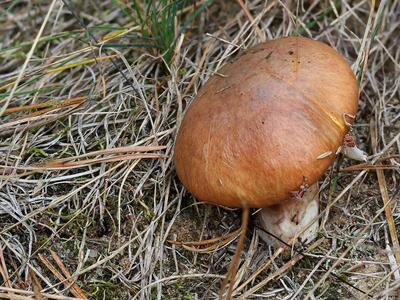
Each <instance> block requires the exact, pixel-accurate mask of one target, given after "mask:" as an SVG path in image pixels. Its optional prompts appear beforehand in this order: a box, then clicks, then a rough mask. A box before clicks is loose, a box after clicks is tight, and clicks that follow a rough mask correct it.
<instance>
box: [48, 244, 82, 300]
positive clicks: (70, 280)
mask: <svg viewBox="0 0 400 300" xmlns="http://www.w3.org/2000/svg"><path fill="white" fill-rule="evenodd" d="M50 253H51V256H52V257H53V259H54V261H55V262H56V264H57V266H58V267H59V268H60V269H61V272H63V274H64V276H65V277H66V278H67V281H68V283H70V284H71V288H72V289H73V290H75V292H76V294H75V293H73V294H74V296H77V297H79V298H81V299H84V300H87V299H88V298H87V297H86V295H85V293H84V292H83V291H82V289H81V288H80V287H79V285H77V284H76V282H75V280H74V279H73V278H72V276H71V273H70V272H69V271H68V269H67V268H66V267H65V265H64V263H63V262H62V261H61V259H60V257H59V256H58V255H57V253H56V252H55V251H53V250H50Z"/></svg>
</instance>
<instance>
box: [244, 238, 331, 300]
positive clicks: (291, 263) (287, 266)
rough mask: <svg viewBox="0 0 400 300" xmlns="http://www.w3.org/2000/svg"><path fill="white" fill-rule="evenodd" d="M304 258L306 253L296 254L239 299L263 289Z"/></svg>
mask: <svg viewBox="0 0 400 300" xmlns="http://www.w3.org/2000/svg"><path fill="white" fill-rule="evenodd" d="M323 241H324V238H321V239H319V240H317V241H315V242H314V243H312V244H311V245H310V246H308V247H307V249H306V252H309V251H312V250H314V249H315V248H317V247H318V246H319V245H321V243H322V242H323ZM302 258H304V254H298V255H296V256H294V257H293V258H292V259H291V260H289V261H288V262H287V263H285V264H284V265H283V266H282V267H280V268H279V269H278V270H276V271H274V272H273V273H272V274H271V275H269V276H268V277H267V278H265V279H263V280H261V282H259V283H258V284H256V285H255V286H253V287H252V288H250V289H249V290H248V291H246V292H245V293H243V294H242V295H241V296H240V297H239V299H247V298H248V297H249V296H250V295H251V294H253V293H254V292H256V291H257V290H259V289H261V288H262V287H264V286H265V285H266V284H268V283H269V282H270V281H271V280H273V279H275V278H277V277H279V276H280V275H282V274H283V273H285V272H286V271H287V270H289V269H290V268H291V267H293V266H294V265H295V264H297V263H298V262H299V261H300V260H301V259H302Z"/></svg>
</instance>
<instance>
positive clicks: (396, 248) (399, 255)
mask: <svg viewBox="0 0 400 300" xmlns="http://www.w3.org/2000/svg"><path fill="white" fill-rule="evenodd" d="M370 131H371V143H372V149H373V150H374V152H375V153H376V152H377V150H378V135H377V132H376V122H375V121H374V120H373V119H372V120H371V124H370ZM376 175H377V177H378V183H379V190H380V192H381V196H382V201H383V205H384V207H385V215H386V221H387V224H388V228H389V233H390V238H391V240H392V245H393V252H394V255H395V257H396V261H397V266H400V244H399V238H398V232H397V229H396V224H395V222H394V219H393V212H392V205H390V204H389V201H390V200H389V193H388V190H387V185H386V179H385V175H384V173H383V170H382V169H377V170H376Z"/></svg>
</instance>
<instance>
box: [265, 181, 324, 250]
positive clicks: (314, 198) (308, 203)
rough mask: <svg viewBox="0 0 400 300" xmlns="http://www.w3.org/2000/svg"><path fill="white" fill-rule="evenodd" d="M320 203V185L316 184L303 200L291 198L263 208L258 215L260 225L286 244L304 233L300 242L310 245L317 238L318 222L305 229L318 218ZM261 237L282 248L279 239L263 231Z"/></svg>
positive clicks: (300, 237)
mask: <svg viewBox="0 0 400 300" xmlns="http://www.w3.org/2000/svg"><path fill="white" fill-rule="evenodd" d="M318 202H319V195H318V185H317V184H314V185H312V186H311V187H309V188H308V189H307V191H305V193H304V195H303V197H301V198H291V199H289V200H288V201H286V202H284V203H282V204H278V205H274V206H270V207H266V208H263V209H262V210H261V211H260V212H259V213H258V221H259V225H260V227H261V228H263V229H264V230H265V231H267V232H269V233H271V234H273V235H274V236H277V237H278V238H279V239H281V240H282V241H284V242H286V243H290V241H291V240H292V239H293V237H295V236H296V235H297V234H298V233H299V232H302V231H304V232H303V233H301V234H300V235H299V239H298V240H299V241H301V242H303V243H309V242H311V241H312V240H314V239H315V238H316V236H317V231H318V220H316V221H315V222H314V223H313V224H312V225H310V226H309V227H308V228H307V229H305V228H306V227H307V226H308V225H309V224H310V223H311V222H312V221H313V219H314V218H316V216H318ZM260 237H261V238H262V239H263V240H264V241H265V242H267V243H268V244H270V245H273V246H282V243H281V242H280V241H279V240H278V239H277V238H275V237H273V236H272V235H270V234H267V233H265V232H263V231H261V230H260Z"/></svg>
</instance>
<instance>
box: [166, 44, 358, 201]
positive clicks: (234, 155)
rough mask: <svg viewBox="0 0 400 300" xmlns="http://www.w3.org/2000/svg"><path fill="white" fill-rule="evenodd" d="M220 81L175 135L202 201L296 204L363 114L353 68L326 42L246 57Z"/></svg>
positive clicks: (262, 48)
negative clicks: (349, 120)
mask: <svg viewBox="0 0 400 300" xmlns="http://www.w3.org/2000/svg"><path fill="white" fill-rule="evenodd" d="M218 73H219V74H221V75H214V76H212V77H211V78H210V79H209V80H208V82H207V83H206V84H205V85H204V86H203V87H202V88H201V89H200V91H199V93H198V95H197V97H196V99H195V100H194V101H193V103H192V104H191V106H190V107H189V108H188V110H187V112H186V114H185V117H184V119H183V120H182V123H181V126H180V129H179V132H178V136H177V140H176V145H175V152H174V161H175V166H176V171H177V174H178V176H179V178H180V180H181V181H182V183H183V184H184V186H185V187H186V188H187V189H188V190H189V191H190V192H191V193H192V194H193V195H194V196H195V197H196V198H198V199H200V200H202V201H206V202H210V203H215V204H219V205H224V206H229V207H254V208H258V207H266V206H270V205H274V204H279V203H282V202H283V201H285V200H286V199H288V198H290V195H291V192H292V191H296V190H298V189H299V186H300V185H301V184H302V182H303V180H304V178H305V179H306V180H307V183H308V184H310V185H311V184H313V183H314V182H316V181H317V180H318V178H319V177H320V176H321V175H322V174H323V173H324V172H325V171H326V169H327V168H328V167H329V166H330V165H331V163H332V161H333V159H334V157H335V152H336V149H337V148H338V147H339V146H340V145H341V144H342V141H343V137H344V135H345V133H346V131H347V128H346V125H345V123H344V120H343V114H344V113H348V114H355V113H356V110H357V102H358V101H357V99H358V87H357V83H356V80H355V77H354V74H353V72H352V70H351V69H350V67H349V65H348V63H347V62H346V61H345V60H344V59H343V58H342V57H341V56H340V55H339V54H338V53H337V52H336V51H335V50H334V49H332V48H331V47H329V46H328V45H326V44H324V43H322V42H317V41H314V40H311V39H308V38H303V37H287V38H281V39H276V40H272V41H268V42H266V43H263V44H259V45H257V46H255V47H253V48H250V49H248V50H246V51H245V52H244V53H243V54H242V55H240V56H239V57H238V58H237V59H235V60H234V61H231V62H230V63H227V64H226V65H225V66H223V67H222V68H221V69H220V70H219V71H218ZM329 151H331V152H332V154H331V155H329V156H327V157H325V158H322V159H317V158H318V157H319V156H320V155H321V154H323V153H327V152H329Z"/></svg>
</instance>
